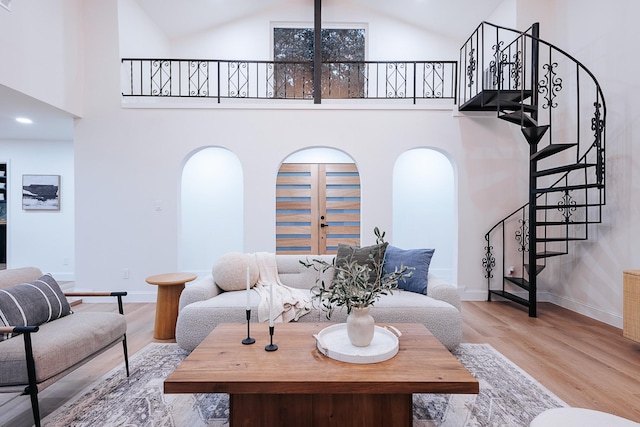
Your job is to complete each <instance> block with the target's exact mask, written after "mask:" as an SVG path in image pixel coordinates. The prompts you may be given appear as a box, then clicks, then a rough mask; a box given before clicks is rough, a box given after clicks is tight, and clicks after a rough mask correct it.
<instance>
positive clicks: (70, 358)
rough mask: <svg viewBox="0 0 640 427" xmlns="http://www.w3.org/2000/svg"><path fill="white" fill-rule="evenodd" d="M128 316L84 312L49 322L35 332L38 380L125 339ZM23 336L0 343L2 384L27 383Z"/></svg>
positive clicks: (0, 379)
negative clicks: (107, 344) (106, 344)
mask: <svg viewBox="0 0 640 427" xmlns="http://www.w3.org/2000/svg"><path fill="white" fill-rule="evenodd" d="M126 331H127V322H126V320H125V317H124V316H123V315H121V314H118V313H110V312H98V311H96V312H80V313H74V314H72V315H70V316H66V317H62V318H60V319H58V320H54V321H52V322H48V323H45V324H43V325H41V326H40V330H39V331H38V332H36V333H34V334H31V340H32V342H33V358H34V361H35V364H36V380H37V382H38V383H40V382H43V381H46V380H48V379H50V378H52V377H55V376H56V375H59V374H61V373H63V372H65V371H66V370H68V369H69V368H70V367H73V366H75V365H77V364H78V363H81V362H83V361H86V360H87V359H89V358H91V357H92V356H94V355H95V354H97V353H99V352H101V351H102V350H104V349H105V343H118V342H120V341H122V337H123V335H124V334H125V333H126ZM25 359H26V358H25V355H24V342H23V340H22V338H19V339H12V340H7V341H3V342H0V366H1V367H2V369H0V386H3V387H4V386H11V385H20V384H27V367H26V362H25Z"/></svg>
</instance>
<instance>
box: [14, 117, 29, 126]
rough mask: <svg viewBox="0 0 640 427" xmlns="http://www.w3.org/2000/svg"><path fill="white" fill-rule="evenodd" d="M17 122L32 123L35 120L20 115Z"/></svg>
mask: <svg viewBox="0 0 640 427" xmlns="http://www.w3.org/2000/svg"><path fill="white" fill-rule="evenodd" d="M16 122H18V123H23V124H25V125H30V124H31V123H33V120H31V119H28V118H26V117H18V118H17V119H16Z"/></svg>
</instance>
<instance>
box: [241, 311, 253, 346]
mask: <svg viewBox="0 0 640 427" xmlns="http://www.w3.org/2000/svg"><path fill="white" fill-rule="evenodd" d="M250 321H251V309H250V308H248V309H247V337H246V338H245V339H243V340H242V344H245V345H249V344H253V343H254V342H256V340H255V338H251V334H250V333H249V325H250V324H251V322H250Z"/></svg>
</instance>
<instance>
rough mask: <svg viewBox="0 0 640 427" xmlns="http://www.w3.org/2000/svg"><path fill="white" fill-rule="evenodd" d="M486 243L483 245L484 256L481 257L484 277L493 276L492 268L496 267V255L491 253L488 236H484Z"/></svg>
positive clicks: (491, 248) (490, 277) (491, 247)
mask: <svg viewBox="0 0 640 427" xmlns="http://www.w3.org/2000/svg"><path fill="white" fill-rule="evenodd" d="M485 239H486V240H487V245H486V246H485V247H484V257H483V258H482V268H484V271H485V273H484V278H485V279H492V278H493V273H492V272H493V269H494V268H495V267H496V257H495V256H494V255H493V252H492V251H493V246H491V245H490V244H489V236H485Z"/></svg>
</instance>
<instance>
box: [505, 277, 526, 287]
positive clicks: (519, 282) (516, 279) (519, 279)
mask: <svg viewBox="0 0 640 427" xmlns="http://www.w3.org/2000/svg"><path fill="white" fill-rule="evenodd" d="M504 279H505V280H506V281H507V282H510V283H513V284H514V285H516V286H519V287H521V288H522V289H524V290H527V291H528V290H529V281H528V280H527V279H524V278H522V277H511V276H505V278H504Z"/></svg>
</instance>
